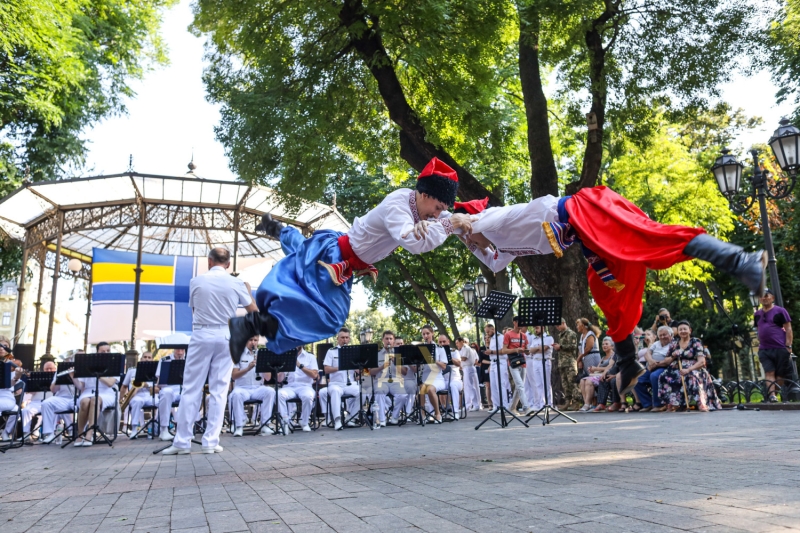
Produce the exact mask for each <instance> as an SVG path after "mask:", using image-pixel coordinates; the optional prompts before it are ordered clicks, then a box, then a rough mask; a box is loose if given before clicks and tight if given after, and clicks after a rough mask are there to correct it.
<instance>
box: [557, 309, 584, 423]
mask: <svg viewBox="0 0 800 533" xmlns="http://www.w3.org/2000/svg"><path fill="white" fill-rule="evenodd" d="M556 329H557V330H558V342H557V343H555V344H553V348H554V349H555V350H556V351H557V352H558V372H559V374H561V389H562V390H563V391H564V404H565V405H566V407H565V409H567V410H570V409H578V408H579V407H580V404H581V400H582V396H581V393H580V390H578V384H577V383H575V377H576V376H577V375H578V335H577V334H576V333H575V332H574V331H572V330H571V329H569V328H568V327H567V321H566V320H564V319H563V318H562V319H561V324H559V325H558V326H556Z"/></svg>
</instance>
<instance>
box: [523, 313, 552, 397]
mask: <svg viewBox="0 0 800 533" xmlns="http://www.w3.org/2000/svg"><path fill="white" fill-rule="evenodd" d="M541 335H542V327H541V326H535V327H534V333H533V335H528V354H527V355H526V356H525V363H526V364H527V366H528V372H527V374H526V375H525V393H526V394H527V396H528V398H531V399H532V401H533V409H534V411H538V410H539V409H541V408H542V407H544V386H545V383H546V384H547V399H548V400H549V401H550V405H555V402H553V389H552V386H551V381H550V379H551V378H550V371H551V366H552V360H553V343H554V342H555V341H554V340H553V337H551V336H550V335H549V334H548V333H547V332H545V334H544V348H542V337H541ZM542 357H544V359H545V366H546V367H547V379H543V371H542Z"/></svg>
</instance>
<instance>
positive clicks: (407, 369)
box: [389, 335, 417, 424]
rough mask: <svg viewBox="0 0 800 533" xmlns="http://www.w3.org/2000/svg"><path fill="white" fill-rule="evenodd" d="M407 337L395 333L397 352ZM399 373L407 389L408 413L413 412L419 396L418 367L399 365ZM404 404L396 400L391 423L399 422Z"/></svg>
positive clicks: (406, 408) (406, 407)
mask: <svg viewBox="0 0 800 533" xmlns="http://www.w3.org/2000/svg"><path fill="white" fill-rule="evenodd" d="M405 343H406V341H405V339H403V337H398V336H397V335H395V337H394V347H395V352H397V348H399V347H401V346H405ZM397 369H398V371H399V372H398V374H397V376H398V377H399V378H402V380H403V389H404V390H405V391H406V395H407V398H406V405H405V410H406V414H411V411H413V410H414V400H416V398H417V367H416V366H413V365H403V366H398V367H397ZM401 408H402V406H400V405H398V403H397V400H395V409H394V412H393V413H392V418H390V419H389V423H390V424H397V423H398V420H399V417H400V409H401Z"/></svg>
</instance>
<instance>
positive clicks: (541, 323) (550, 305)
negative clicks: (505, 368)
mask: <svg viewBox="0 0 800 533" xmlns="http://www.w3.org/2000/svg"><path fill="white" fill-rule="evenodd" d="M561 304H562V300H561V297H560V296H549V297H542V298H521V299H520V301H519V322H518V325H519V326H535V327H539V328H541V336H540V337H539V344H540V346H541V348H542V385H543V388H544V407H542V408H541V409H539V410H538V411H536V412H535V413H533V414H532V415H531V416H529V417H528V420H526V422H530V421H531V419H533V418H534V417H536V418H538V419H540V420H541V421H542V425H543V426H545V425H547V424H549V423H550V421H551V420H554V419H556V418H558V417H559V416H563V417H564V418H566V419H568V420H570V421H572V422H573V423H575V424H577V423H578V421H577V420H575V419H574V418H572V417H571V416H569V415H567V414H565V413H563V412H562V411H559V410H558V407H555V406H554V405H552V404H551V400H552V398H551V396H552V395H551V394H547V391H548V389H549V387H548V385H549V379H548V375H547V357H545V346H544V327H545V326H555V325H558V324H560V323H561ZM551 366H552V363H551ZM531 370H533V369H531ZM551 412H552V413H555V416H552V417H551V416H550V413H551Z"/></svg>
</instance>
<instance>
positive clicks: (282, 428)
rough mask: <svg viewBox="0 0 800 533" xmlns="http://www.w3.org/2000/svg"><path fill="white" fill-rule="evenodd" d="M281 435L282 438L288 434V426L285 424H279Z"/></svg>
mask: <svg viewBox="0 0 800 533" xmlns="http://www.w3.org/2000/svg"><path fill="white" fill-rule="evenodd" d="M281 433H283V436H284V437H285V436H287V435H288V434H289V424H288V423H286V422H281Z"/></svg>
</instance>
